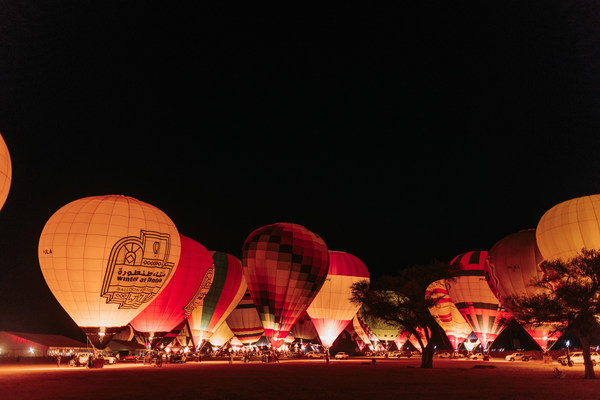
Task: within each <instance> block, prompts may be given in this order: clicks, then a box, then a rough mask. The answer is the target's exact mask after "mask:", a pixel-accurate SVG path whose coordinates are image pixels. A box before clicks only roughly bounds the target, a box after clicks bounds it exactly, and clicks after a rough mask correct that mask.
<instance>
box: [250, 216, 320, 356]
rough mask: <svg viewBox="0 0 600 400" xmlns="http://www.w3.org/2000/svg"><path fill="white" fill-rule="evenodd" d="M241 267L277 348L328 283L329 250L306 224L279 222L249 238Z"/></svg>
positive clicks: (269, 336) (264, 325)
mask: <svg viewBox="0 0 600 400" xmlns="http://www.w3.org/2000/svg"><path fill="white" fill-rule="evenodd" d="M242 263H243V271H244V277H245V278H246V282H247V283H248V289H249V290H250V295H251V296H252V299H253V300H254V304H255V305H256V309H257V311H258V314H259V316H260V319H261V321H262V324H263V328H264V330H265V336H266V337H268V338H269V339H270V340H271V342H272V344H273V345H274V346H275V347H279V346H281V345H282V344H283V341H284V339H285V338H286V336H287V335H288V333H289V332H290V330H291V329H292V328H293V327H294V324H295V323H296V321H297V320H298V318H299V317H300V315H301V314H302V313H303V312H304V311H305V310H306V308H307V307H308V306H309V304H310V303H311V302H312V300H313V299H314V298H315V296H316V295H317V292H318V291H319V289H320V288H321V286H322V285H323V283H324V282H325V277H326V276H327V270H328V267H329V252H328V250H327V246H326V245H325V242H324V241H323V239H321V238H320V237H319V236H317V235H316V234H314V233H313V232H311V231H309V230H308V229H306V228H305V227H303V226H300V225H296V224H290V223H276V224H272V225H268V226H264V227H262V228H259V229H257V230H255V231H254V232H252V233H251V234H250V235H249V236H248V238H246V241H245V242H244V245H243V248H242Z"/></svg>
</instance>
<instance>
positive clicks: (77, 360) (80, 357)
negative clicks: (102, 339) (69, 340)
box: [69, 353, 90, 367]
mask: <svg viewBox="0 0 600 400" xmlns="http://www.w3.org/2000/svg"><path fill="white" fill-rule="evenodd" d="M89 359H90V354H89V353H77V354H76V355H75V357H73V358H72V359H71V360H70V361H69V366H71V367H81V366H85V365H87V363H88V361H89Z"/></svg>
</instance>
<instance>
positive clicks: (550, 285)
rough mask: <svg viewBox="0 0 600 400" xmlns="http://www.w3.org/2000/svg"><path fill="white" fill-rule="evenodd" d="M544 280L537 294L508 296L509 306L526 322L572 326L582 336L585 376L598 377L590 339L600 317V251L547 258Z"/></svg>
mask: <svg viewBox="0 0 600 400" xmlns="http://www.w3.org/2000/svg"><path fill="white" fill-rule="evenodd" d="M540 267H541V269H542V270H543V271H544V275H543V277H542V279H540V280H539V281H535V282H532V283H531V284H532V285H534V286H536V287H537V288H539V289H540V290H539V294H536V295H534V296H529V297H528V296H513V297H509V298H507V302H508V303H507V306H508V308H509V309H511V310H512V311H513V312H514V313H515V316H516V317H517V318H518V319H519V320H522V321H523V322H524V323H526V324H534V325H538V326H539V325H542V324H548V323H549V324H553V325H554V326H556V328H557V329H559V330H561V331H566V330H567V329H570V330H571V331H572V332H573V333H574V334H575V335H577V336H578V337H579V340H580V341H581V346H582V350H583V358H584V365H585V374H584V378H585V379H595V377H596V374H595V372H594V368H593V365H592V360H591V357H590V339H591V338H592V336H593V335H594V334H595V333H596V332H597V330H598V323H597V318H598V316H600V251H598V250H589V249H582V250H581V252H580V253H579V254H578V255H577V256H576V257H573V258H571V259H570V260H567V261H565V260H561V259H554V260H546V261H543V262H542V263H541V264H540Z"/></svg>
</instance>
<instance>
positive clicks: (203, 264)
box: [131, 235, 215, 345]
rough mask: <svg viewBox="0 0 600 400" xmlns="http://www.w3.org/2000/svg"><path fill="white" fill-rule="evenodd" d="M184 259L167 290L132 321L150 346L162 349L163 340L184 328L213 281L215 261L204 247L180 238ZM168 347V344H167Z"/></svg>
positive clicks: (190, 240) (193, 241)
mask: <svg viewBox="0 0 600 400" xmlns="http://www.w3.org/2000/svg"><path fill="white" fill-rule="evenodd" d="M180 240H181V256H180V257H179V263H178V264H177V270H176V271H175V273H174V274H173V277H172V278H171V280H170V281H169V283H168V284H167V285H166V286H165V288H164V290H163V291H162V292H161V293H160V294H159V295H158V296H156V298H155V299H154V300H152V302H151V303H150V304H149V305H148V307H146V308H145V309H144V310H143V311H142V312H141V313H139V314H138V315H137V317H135V318H134V319H133V320H132V321H131V326H133V327H134V328H135V330H136V331H138V332H140V333H144V336H145V341H146V343H152V342H154V345H158V344H160V342H161V338H163V337H165V335H166V334H167V333H169V332H171V331H172V330H173V329H175V327H176V326H177V325H180V324H181V323H182V322H183V321H184V320H185V317H187V316H188V315H189V314H190V313H191V312H192V310H193V309H194V308H195V307H196V306H197V305H199V304H200V303H201V302H202V300H203V299H204V296H206V293H208V290H209V289H210V286H211V284H212V281H213V276H214V273H215V269H214V266H213V259H212V257H211V255H210V253H209V252H208V250H206V248H205V247H204V246H202V245H201V244H200V243H198V242H196V241H195V240H193V239H190V238H188V237H186V236H183V235H180ZM163 344H164V343H163Z"/></svg>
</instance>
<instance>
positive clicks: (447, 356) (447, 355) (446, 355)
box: [437, 352, 452, 358]
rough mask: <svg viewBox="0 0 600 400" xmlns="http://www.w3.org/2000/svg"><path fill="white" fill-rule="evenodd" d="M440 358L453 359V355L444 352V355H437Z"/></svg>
mask: <svg viewBox="0 0 600 400" xmlns="http://www.w3.org/2000/svg"><path fill="white" fill-rule="evenodd" d="M437 356H438V357H439V358H450V357H452V354H450V353H448V352H444V353H440V354H438V355H437Z"/></svg>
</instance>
